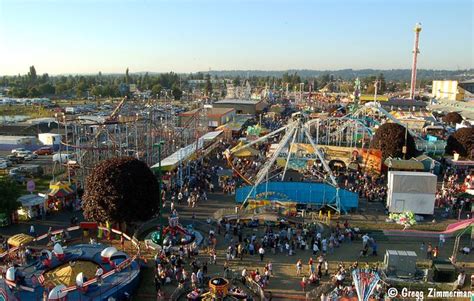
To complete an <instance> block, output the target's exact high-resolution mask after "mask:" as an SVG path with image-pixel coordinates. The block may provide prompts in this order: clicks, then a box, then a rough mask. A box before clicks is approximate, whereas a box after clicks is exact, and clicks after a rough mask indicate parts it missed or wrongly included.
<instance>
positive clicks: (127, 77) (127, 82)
mask: <svg viewBox="0 0 474 301" xmlns="http://www.w3.org/2000/svg"><path fill="white" fill-rule="evenodd" d="M125 83H126V84H127V85H128V84H130V75H129V74H128V67H127V70H125Z"/></svg>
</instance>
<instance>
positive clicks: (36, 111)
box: [0, 105, 54, 118]
mask: <svg viewBox="0 0 474 301" xmlns="http://www.w3.org/2000/svg"><path fill="white" fill-rule="evenodd" d="M12 115H27V116H30V117H32V118H40V117H53V116H54V112H53V111H51V110H50V109H45V108H43V107H41V106H32V105H28V106H21V105H15V106H0V116H12Z"/></svg>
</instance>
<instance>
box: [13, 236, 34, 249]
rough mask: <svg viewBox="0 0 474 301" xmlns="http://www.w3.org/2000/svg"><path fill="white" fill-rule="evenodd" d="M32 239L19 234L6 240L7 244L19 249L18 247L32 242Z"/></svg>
mask: <svg viewBox="0 0 474 301" xmlns="http://www.w3.org/2000/svg"><path fill="white" fill-rule="evenodd" d="M33 239H34V238H33V237H31V236H29V235H26V234H23V233H20V234H16V235H13V236H12V237H10V238H8V241H7V243H8V244H9V245H10V246H12V247H19V246H20V245H26V244H28V243H30V242H32V241H33Z"/></svg>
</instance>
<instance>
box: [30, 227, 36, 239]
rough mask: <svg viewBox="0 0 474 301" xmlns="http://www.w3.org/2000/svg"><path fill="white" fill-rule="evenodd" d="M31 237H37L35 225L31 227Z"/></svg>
mask: <svg viewBox="0 0 474 301" xmlns="http://www.w3.org/2000/svg"><path fill="white" fill-rule="evenodd" d="M30 235H31V236H32V237H36V231H35V226H33V225H31V226H30Z"/></svg>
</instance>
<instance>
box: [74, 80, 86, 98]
mask: <svg viewBox="0 0 474 301" xmlns="http://www.w3.org/2000/svg"><path fill="white" fill-rule="evenodd" d="M86 88H87V87H86V83H85V82H83V81H81V82H79V83H78V84H77V86H76V97H83V96H84V93H85V92H86Z"/></svg>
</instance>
